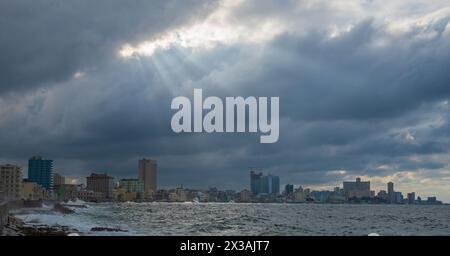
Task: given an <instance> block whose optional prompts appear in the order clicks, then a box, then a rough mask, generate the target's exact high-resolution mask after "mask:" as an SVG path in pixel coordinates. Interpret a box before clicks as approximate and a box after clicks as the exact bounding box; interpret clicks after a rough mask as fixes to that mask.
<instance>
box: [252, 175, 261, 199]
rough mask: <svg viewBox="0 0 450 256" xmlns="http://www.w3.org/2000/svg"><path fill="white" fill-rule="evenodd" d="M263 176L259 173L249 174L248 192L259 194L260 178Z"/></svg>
mask: <svg viewBox="0 0 450 256" xmlns="http://www.w3.org/2000/svg"><path fill="white" fill-rule="evenodd" d="M262 176H263V174H262V173H261V172H260V173H256V172H254V171H251V172H250V191H251V192H252V193H253V194H255V195H257V194H259V193H261V177H262Z"/></svg>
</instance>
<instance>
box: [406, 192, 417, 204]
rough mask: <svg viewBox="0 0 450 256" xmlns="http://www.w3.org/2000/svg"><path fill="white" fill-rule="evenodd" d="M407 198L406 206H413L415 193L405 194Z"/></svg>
mask: <svg viewBox="0 0 450 256" xmlns="http://www.w3.org/2000/svg"><path fill="white" fill-rule="evenodd" d="M407 197H408V204H414V203H415V202H416V193H415V192H411V193H408V194H407Z"/></svg>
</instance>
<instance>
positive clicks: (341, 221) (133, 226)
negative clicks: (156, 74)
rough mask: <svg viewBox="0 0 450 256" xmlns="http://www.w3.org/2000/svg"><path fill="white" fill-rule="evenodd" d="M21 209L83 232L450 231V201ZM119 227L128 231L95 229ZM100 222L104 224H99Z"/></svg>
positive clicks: (29, 217)
mask: <svg viewBox="0 0 450 256" xmlns="http://www.w3.org/2000/svg"><path fill="white" fill-rule="evenodd" d="M85 205H86V208H79V207H76V208H72V209H74V210H75V213H72V214H62V213H58V212H55V211H53V210H52V208H51V207H44V208H39V209H22V210H19V211H16V212H15V215H16V216H17V217H19V218H21V219H22V220H24V221H25V222H26V223H28V224H30V225H33V224H36V225H42V224H45V225H49V226H52V225H62V226H69V227H71V228H75V229H77V230H78V231H79V233H80V234H81V235H157V236H160V235H169V236H170V235H182V236H185V235H257V236H259V235H263V236H264V235H277V236H278V235H280V236H284V235H286V236H291V235H301V236H304V235H305V236H321V235H331V236H341V235H358V236H366V235H368V234H370V233H377V234H379V235H381V236H391V235H426V236H428V235H447V236H448V235H450V205H434V206H433V205H429V206H427V205H352V204H238V203H156V202H155V203H99V204H96V203H85ZM93 228H94V230H95V228H97V230H101V229H103V228H114V229H120V230H122V231H119V232H116V231H111V230H110V231H92V229H93ZM99 228H100V229H99Z"/></svg>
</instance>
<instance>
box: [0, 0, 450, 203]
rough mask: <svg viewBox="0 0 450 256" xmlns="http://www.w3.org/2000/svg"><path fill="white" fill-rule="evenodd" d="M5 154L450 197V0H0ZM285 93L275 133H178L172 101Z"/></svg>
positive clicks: (175, 174)
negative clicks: (354, 183)
mask: <svg viewBox="0 0 450 256" xmlns="http://www.w3.org/2000/svg"><path fill="white" fill-rule="evenodd" d="M0 31H1V36H0V56H1V58H0V142H1V147H0V163H2V164H5V163H13V164H19V165H21V166H23V167H24V170H25V173H26V169H27V161H28V159H29V158H30V157H31V156H33V155H42V156H43V157H44V158H47V159H53V160H54V168H55V170H56V171H57V172H59V173H61V174H63V175H65V176H67V177H68V179H74V180H76V181H78V182H83V181H84V177H86V176H88V175H89V174H90V173H91V172H108V173H109V174H111V175H112V176H114V177H116V178H125V177H137V161H138V159H140V158H143V157H146V158H152V159H156V160H157V161H158V175H159V184H160V186H161V187H175V186H178V185H181V184H183V185H184V186H185V187H190V188H208V187H212V186H214V187H218V188H221V189H236V190H241V189H243V188H248V186H249V170H250V169H258V170H261V171H263V172H264V173H271V174H274V175H278V176H280V179H281V183H282V184H286V183H291V184H295V185H302V186H303V187H311V188H313V189H332V188H333V187H335V186H341V185H342V181H343V180H354V179H355V177H357V176H359V177H361V178H362V179H363V180H370V181H371V182H372V183H371V185H372V189H374V190H377V191H378V190H380V189H386V183H387V182H388V181H393V182H394V183H395V189H396V190H399V191H402V192H404V194H405V195H406V193H407V192H412V191H415V192H416V194H418V195H420V196H422V197H427V196H437V197H438V199H441V200H443V201H445V202H450V166H449V161H450V155H449V151H450V140H449V139H450V123H449V121H450V112H449V101H448V100H449V98H450V3H449V2H448V0H442V1H440V0H436V1H430V0H397V1H377V0H366V1H364V0H361V1H356V0H355V1H352V0H349V1H343V0H336V1H326V0H317V1H300V0H296V1H294V0H276V1H275V0H273V1H269V0H222V1H217V0H185V1H174V0H154V1H144V0H135V1H121V0H98V1H88V0H79V1H57V0H39V1H34V0H2V1H0ZM194 88H201V89H203V94H204V95H205V97H206V96H218V97H221V98H223V97H226V96H243V97H249V96H255V97H258V96H264V97H279V98H280V137H279V141H278V142H277V143H274V144H260V143H259V134H249V133H244V134H237V133H229V134H224V133H222V134H206V133H181V134H177V133H174V132H173V131H172V130H171V127H170V119H171V117H172V115H173V114H174V111H173V110H171V108H170V103H171V100H172V99H173V98H174V97H177V96H187V97H192V95H193V90H194Z"/></svg>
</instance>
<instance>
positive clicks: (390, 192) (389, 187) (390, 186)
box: [387, 182, 395, 204]
mask: <svg viewBox="0 0 450 256" xmlns="http://www.w3.org/2000/svg"><path fill="white" fill-rule="evenodd" d="M387 190H388V203H390V204H394V203H395V191H394V183H393V182H388V184H387Z"/></svg>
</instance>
